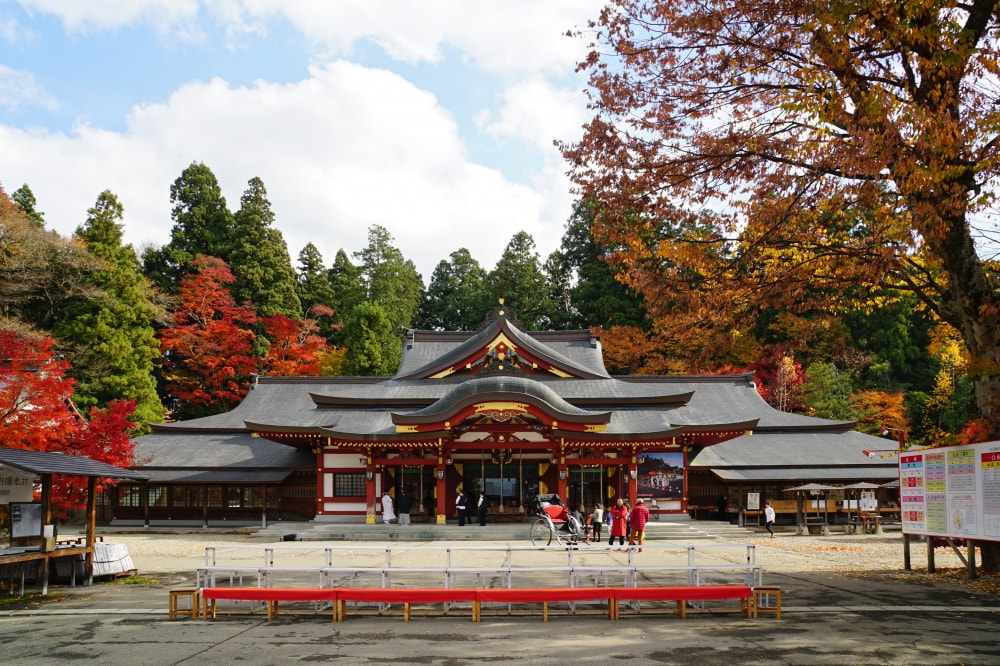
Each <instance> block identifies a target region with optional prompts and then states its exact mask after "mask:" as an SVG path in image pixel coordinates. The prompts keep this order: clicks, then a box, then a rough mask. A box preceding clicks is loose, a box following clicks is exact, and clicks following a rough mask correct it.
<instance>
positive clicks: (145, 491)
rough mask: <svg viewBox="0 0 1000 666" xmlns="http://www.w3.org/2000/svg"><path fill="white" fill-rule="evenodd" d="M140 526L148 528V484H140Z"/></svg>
mask: <svg viewBox="0 0 1000 666" xmlns="http://www.w3.org/2000/svg"><path fill="white" fill-rule="evenodd" d="M140 499H141V500H142V526H143V527H149V483H148V482H146V483H143V484H142V495H141V496H140Z"/></svg>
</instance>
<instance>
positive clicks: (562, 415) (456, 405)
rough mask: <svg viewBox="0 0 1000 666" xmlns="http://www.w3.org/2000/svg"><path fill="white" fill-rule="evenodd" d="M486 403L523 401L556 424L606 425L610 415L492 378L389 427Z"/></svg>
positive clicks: (529, 383)
mask: <svg viewBox="0 0 1000 666" xmlns="http://www.w3.org/2000/svg"><path fill="white" fill-rule="evenodd" d="M488 400H524V401H528V402H531V403H533V404H535V405H536V406H537V407H540V408H542V409H543V410H544V411H545V412H546V413H548V414H549V415H551V416H556V417H558V419H557V420H565V421H576V422H587V423H607V422H608V420H609V419H610V418H611V413H610V412H592V411H588V410H586V409H581V408H579V407H574V406H573V405H571V404H570V403H568V402H566V401H565V400H563V398H562V397H560V395H559V394H558V393H556V392H555V391H553V390H552V389H551V388H550V387H548V386H546V385H545V384H543V383H541V382H537V381H534V380H531V379H527V378H524V377H515V376H502V375H493V376H488V377H477V378H475V379H470V380H468V381H464V382H462V383H461V384H458V385H457V386H455V387H454V388H452V390H451V391H450V392H448V393H447V394H446V395H444V396H443V397H442V398H441V399H440V400H438V401H437V402H435V403H434V404H433V405H430V406H429V407H425V408H424V409H419V410H417V411H414V412H410V413H408V414H393V418H392V420H393V423H400V424H403V423H427V422H431V421H435V420H437V419H440V418H446V417H448V416H449V415H450V414H453V413H455V412H456V411H458V410H460V409H462V408H463V407H465V406H467V405H470V404H472V403H475V402H481V401H488Z"/></svg>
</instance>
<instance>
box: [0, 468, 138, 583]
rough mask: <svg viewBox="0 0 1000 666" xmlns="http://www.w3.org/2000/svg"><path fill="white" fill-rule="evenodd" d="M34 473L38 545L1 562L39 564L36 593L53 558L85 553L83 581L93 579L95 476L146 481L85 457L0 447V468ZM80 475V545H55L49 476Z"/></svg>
mask: <svg viewBox="0 0 1000 666" xmlns="http://www.w3.org/2000/svg"><path fill="white" fill-rule="evenodd" d="M2 468H6V469H9V470H12V471H16V472H21V473H25V472H27V473H28V474H34V475H37V476H38V477H39V481H40V483H41V489H42V496H41V530H40V532H39V535H38V537H39V539H38V540H39V543H38V546H37V547H35V546H31V547H29V548H26V549H21V552H16V553H8V554H5V555H0V565H5V564H13V563H18V562H36V563H37V565H38V576H37V578H36V580H37V582H38V592H39V593H40V594H45V593H46V592H48V586H49V563H50V561H51V560H52V559H54V558H60V557H77V556H79V555H83V556H84V561H85V565H84V576H85V584H87V585H90V584H91V583H92V582H93V579H94V541H95V540H96V516H97V501H96V497H97V492H96V491H97V479H99V478H106V479H130V480H133V481H145V480H146V478H147V477H146V476H145V475H144V474H141V473H140V472H136V471H133V470H129V469H123V468H121V467H115V466H114V465H108V464H107V463H103V462H100V461H98V460H94V459H92V458H87V457H85V456H73V455H69V454H66V453H59V452H56V451H24V450H20V449H0V469H2ZM55 475H60V476H82V477H85V478H86V479H87V531H86V537H85V540H84V543H83V544H73V545H67V546H66V547H58V545H57V543H56V540H55V530H54V528H53V527H52V525H53V523H52V477H53V476H55Z"/></svg>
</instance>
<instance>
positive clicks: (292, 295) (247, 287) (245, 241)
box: [227, 177, 302, 319]
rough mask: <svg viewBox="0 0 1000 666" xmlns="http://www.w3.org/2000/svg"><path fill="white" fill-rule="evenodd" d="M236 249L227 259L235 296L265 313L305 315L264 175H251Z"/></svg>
mask: <svg viewBox="0 0 1000 666" xmlns="http://www.w3.org/2000/svg"><path fill="white" fill-rule="evenodd" d="M233 225H234V228H233V236H232V249H231V253H230V255H229V258H228V259H227V262H228V263H229V269H230V270H231V271H232V272H233V275H234V276H235V277H236V282H235V284H233V289H232V292H233V297H234V298H235V299H236V302H237V303H252V304H253V305H254V306H255V307H256V309H257V313H258V314H259V315H261V316H262V317H267V316H270V315H275V314H283V315H286V316H288V317H292V318H293V319H300V318H301V317H302V304H301V303H300V302H299V295H298V289H297V285H296V281H295V270H294V269H293V268H292V260H291V258H290V257H289V256H288V246H287V245H286V244H285V239H284V237H283V236H282V235H281V232H280V231H278V230H277V229H275V228H274V212H273V211H272V210H271V202H270V201H268V199H267V190H266V189H265V188H264V182H263V181H262V180H261V179H260V178H256V177H255V178H251V179H250V181H249V183H248V184H247V189H246V191H245V192H244V193H243V197H242V198H241V199H240V209H239V210H238V211H236V215H234V216H233Z"/></svg>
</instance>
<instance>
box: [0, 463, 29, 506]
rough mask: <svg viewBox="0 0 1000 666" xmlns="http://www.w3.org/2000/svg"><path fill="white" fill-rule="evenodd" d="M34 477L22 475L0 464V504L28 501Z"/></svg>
mask: <svg viewBox="0 0 1000 666" xmlns="http://www.w3.org/2000/svg"><path fill="white" fill-rule="evenodd" d="M34 484H35V477H33V476H22V475H21V474H20V473H17V472H12V471H10V470H8V469H5V468H4V467H2V466H0V504H10V503H11V502H30V501H31V491H32V489H33V488H34Z"/></svg>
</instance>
